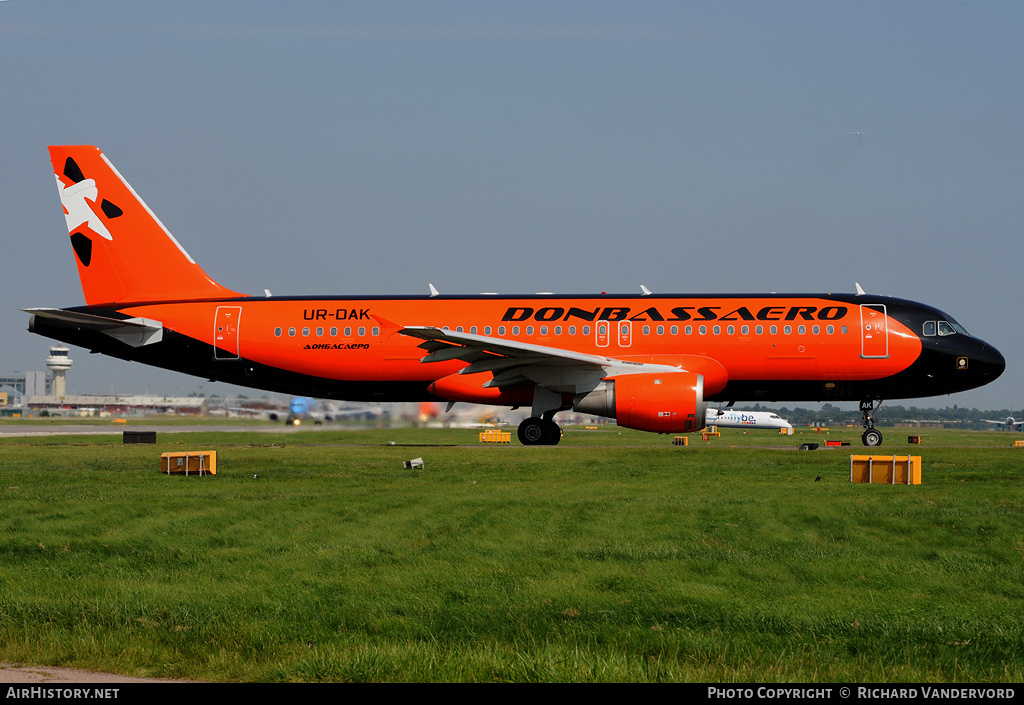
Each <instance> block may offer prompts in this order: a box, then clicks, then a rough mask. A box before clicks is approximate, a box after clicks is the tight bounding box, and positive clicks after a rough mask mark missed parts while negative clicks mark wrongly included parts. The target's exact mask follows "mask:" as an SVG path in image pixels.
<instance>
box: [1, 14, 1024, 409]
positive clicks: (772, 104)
mask: <svg viewBox="0 0 1024 705" xmlns="http://www.w3.org/2000/svg"><path fill="white" fill-rule="evenodd" d="M1022 36H1024V5H1021V4H1020V3H1010V2H1006V3H999V2H985V3H980V2H973V1H967V2H964V1H963V0H960V1H958V2H920V3H918V2H900V3H891V2H878V3H872V2H855V3H843V2H829V3H820V2H807V3H797V2H771V3H754V2H742V3H740V2H714V3H711V2H702V3H687V2H640V3H637V2H631V3H611V2H536V3H534V2H505V3H502V2H443V1H441V2H430V3H423V2H304V3H265V2H244V3H243V2H217V1H215V0H214V1H212V2H211V1H204V2H175V3H137V2H121V1H113V0H111V1H106V2H105V1H102V0H100V1H95V2H89V3H81V2H70V1H63V0H35V1H33V2H29V1H27V0H6V1H4V2H0V60H2V62H3V64H2V65H3V66H5V67H6V70H5V71H4V72H3V77H2V78H0V86H2V88H3V92H2V98H0V126H2V128H3V134H4V139H3V140H0V163H2V164H3V165H4V169H3V173H2V176H0V178H2V179H3V181H2V183H3V189H2V191H0V206H2V211H0V212H2V214H3V215H2V221H0V248H2V249H0V252H2V253H3V257H2V262H3V264H4V266H3V269H2V278H0V297H2V301H3V303H4V305H3V306H2V307H0V374H5V373H8V372H11V371H14V370H27V369H41V368H42V360H43V359H44V358H45V355H46V350H47V348H48V342H47V341H46V340H45V339H43V338H40V337H38V336H33V335H31V334H29V333H28V332H27V331H26V330H25V329H26V326H27V320H28V316H27V315H25V314H23V313H21V312H20V311H19V309H20V308H22V307H29V306H70V305H78V304H81V303H83V299H82V293H81V289H80V287H79V284H78V280H77V276H76V274H75V266H74V261H73V255H72V251H71V248H70V247H69V246H68V243H67V239H66V237H67V236H66V231H65V230H64V222H63V218H62V216H61V210H60V202H59V199H58V198H57V194H56V189H55V186H54V182H53V176H52V174H51V173H50V167H49V162H48V158H47V154H46V146H47V145H48V144H62V143H65V144H66V143H88V144H96V145H97V146H99V147H100V148H101V149H103V150H104V152H105V153H106V154H107V156H108V157H109V158H110V159H111V161H113V163H114V164H115V165H116V166H117V167H118V169H119V170H120V171H121V173H122V174H123V175H124V176H125V177H126V178H127V179H128V180H129V181H130V182H131V184H132V185H133V186H134V187H135V189H136V190H137V191H138V192H139V193H140V194H141V195H142V197H143V198H144V199H145V200H146V201H147V203H148V204H149V205H150V207H151V208H152V209H153V210H154V211H155V212H156V213H157V214H158V215H159V216H160V218H161V219H162V220H163V222H164V223H165V224H166V225H167V227H168V228H169V229H170V230H171V231H172V232H173V233H174V234H175V236H176V237H177V238H178V240H179V241H180V242H181V243H182V244H183V245H184V246H185V247H186V248H187V249H188V251H189V252H190V253H191V254H192V255H193V256H194V257H195V258H196V259H197V260H198V261H199V262H200V264H201V265H202V266H203V267H204V269H205V270H206V271H207V273H209V274H210V275H211V276H212V277H214V278H215V279H216V280H218V281H219V282H220V283H222V284H224V285H225V286H228V287H229V288H232V289H235V290H238V291H243V292H247V293H254V294H258V293H261V292H262V291H263V289H264V288H269V289H270V290H271V291H273V292H274V293H275V294H361V293H366V294H383V293H410V294H419V293H424V292H426V290H427V282H433V283H434V285H435V286H437V287H438V288H439V289H440V290H441V291H443V292H446V293H477V292H480V291H498V292H501V293H524V292H525V293H530V292H534V291H553V292H557V293H591V292H598V291H609V292H638V291H639V288H640V284H645V285H646V286H648V287H649V288H651V289H652V290H654V291H656V292H680V293H687V292H707V293H715V292H735V291H740V292H757V291H780V292H783V291H792V292H817V291H823V292H830V291H832V292H834V291H845V292H849V291H853V289H854V282H860V283H861V285H862V286H863V287H864V288H865V289H866V290H868V291H869V292H872V293H881V294H890V295H894V296H899V297H902V298H908V299H912V300H917V301H922V302H926V303H929V304H931V305H934V306H936V307H938V308H940V309H942V310H944V311H946V312H948V313H949V314H950V315H952V316H953V317H955V318H956V319H958V320H959V321H960V323H962V324H963V325H964V326H965V327H966V328H967V329H968V330H969V331H971V332H972V333H974V334H976V335H978V336H979V337H981V338H983V339H985V340H987V341H988V342H990V343H992V344H994V345H995V346H996V347H998V348H999V349H1000V350H1001V351H1002V352H1003V354H1004V355H1005V356H1006V359H1007V371H1006V373H1004V375H1003V377H1002V378H1000V379H999V380H998V381H997V382H996V383H995V384H992V385H989V386H988V387H985V388H982V389H980V390H976V391H972V392H966V393H962V394H958V395H953V396H950V397H937V398H931V399H927V400H923V401H921V402H906V403H908V404H909V403H918V404H919V405H926V406H946V405H952V404H960V405H966V406H977V407H980V408H1016V409H1020V407H1021V406H1022V405H1024V372H1022V364H1021V363H1022V362H1024V360H1022V358H1024V354H1022V352H1021V351H1022V350H1024V326H1022V325H1021V323H1022V320H1021V319H1022V316H1021V314H1020V306H1019V301H1020V294H1019V292H1020V286H1019V283H1018V282H1019V280H1020V275H1019V272H1020V269H1021V263H1022V261H1024V244H1022V239H1021V233H1022V231H1024V227H1022V226H1024V199H1022V198H1021V195H1022V193H1024V189H1022V187H1024V90H1022V88H1024V85H1022V84H1024V71H1022V68H1024V45H1022V42H1021V41H1020V37H1022ZM851 131H861V132H862V133H863V134H862V135H850V134H849V132H851ZM72 357H73V358H74V360H75V366H74V368H73V369H72V370H71V372H70V373H69V387H70V388H71V390H73V391H78V392H81V393H87V392H97V393H101V392H108V391H110V389H112V388H113V389H115V391H117V392H121V393H124V392H129V391H131V392H136V393H141V392H143V391H146V390H148V391H150V392H154V393H156V392H159V393H165V394H186V393H188V392H190V391H193V390H196V389H199V388H200V385H201V383H202V380H198V379H193V378H189V377H185V376H182V375H176V374H173V373H165V372H161V371H156V370H152V369H150V368H145V367H143V366H141V365H139V364H137V363H124V362H119V361H115V360H108V359H102V358H101V357H100V356H90V355H88V354H87V353H86V352H85V351H82V350H75V351H73V353H72ZM204 389H206V390H207V391H211V390H215V389H222V390H223V389H227V387H218V386H216V385H205V386H204Z"/></svg>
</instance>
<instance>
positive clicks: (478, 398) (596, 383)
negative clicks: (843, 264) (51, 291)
mask: <svg viewBox="0 0 1024 705" xmlns="http://www.w3.org/2000/svg"><path fill="white" fill-rule="evenodd" d="M50 159H51V162H52V164H53V171H54V175H55V178H56V181H57V190H58V192H59V193H60V200H61V203H62V204H63V207H64V215H65V218H66V220H67V228H68V233H69V235H70V240H71V249H72V251H73V252H74V256H75V260H76V264H77V266H78V274H79V277H80V278H81V281H82V290H83V292H84V294H85V301H86V305H85V306H75V307H71V308H33V309H26V312H27V313H30V314H32V317H31V321H30V324H29V330H31V331H32V332H34V333H38V334H40V335H43V336H46V337H48V338H53V339H56V340H60V341H62V342H65V343H68V344H71V345H77V346H81V347H83V348H87V349H89V350H90V351H93V352H100V353H103V354H106V355H111V356H114V357H118V358H122V359H125V360H137V361H139V362H142V363H145V364H148V365H155V366H157V367H163V368H166V369H170V370H176V371H178V372H185V373H187V374H191V375H196V376H198V377H203V378H205V379H213V380H218V381H224V382H230V383H232V384H238V385H243V386H247V387H254V388H257V389H265V390H269V391H274V392H281V393H284V394H289V395H293V396H311V397H318V398H324V399H344V400H350V401H375V402H388V401H447V402H470V403H475V404H493V405H497V406H510V407H519V406H523V407H531V408H532V414H531V416H530V417H529V418H528V419H526V420H525V421H523V423H522V424H521V425H520V426H519V439H520V441H522V442H523V443H524V444H528V445H553V444H556V443H558V441H559V439H560V438H561V431H560V429H559V427H558V425H557V424H556V423H555V420H554V419H555V416H556V415H557V414H558V412H560V411H564V410H568V409H575V410H576V411H579V412H583V413H589V414H595V415H599V416H605V417H610V418H614V419H616V421H617V423H618V424H619V425H620V426H625V427H628V428H634V429H640V430H643V431H652V432H658V433H686V432H692V431H698V430H700V429H701V428H703V427H704V426H705V422H706V421H707V420H708V416H707V412H706V409H707V403H708V402H725V403H730V402H734V401H749V402H763V401H857V402H860V407H861V411H862V413H863V417H864V426H865V429H866V430H865V432H864V436H863V440H864V443H865V445H869V446H877V445H879V444H880V443H881V442H882V435H881V434H880V433H879V432H878V430H877V429H875V427H874V420H873V412H874V410H875V408H876V407H877V404H878V403H880V402H881V400H883V399H901V398H917V397H924V396H932V395H940V394H949V393H952V392H959V391H963V390H966V389H971V388H974V387H978V386H980V385H983V384H987V383H989V382H991V381H992V380H994V379H995V378H996V377H998V376H999V375H1000V374H1001V373H1002V371H1003V369H1004V367H1005V362H1004V360H1003V356H1002V355H1001V354H1000V353H999V351H998V350H996V349H995V348H993V347H992V346H991V345H988V344H986V343H985V342H984V341H982V340H980V339H978V338H975V337H974V336H972V335H969V334H968V333H967V331H966V330H965V329H964V328H963V326H961V325H960V324H959V323H958V322H957V321H956V320H954V319H953V318H952V317H951V316H949V315H947V314H945V313H943V312H942V311H939V310H937V309H935V308H932V307H931V306H927V305H924V304H919V303H914V302H912V301H906V300H903V299H896V298H890V297H884V296H871V295H867V294H863V293H857V294H707V295H695V294H652V293H650V292H649V291H647V290H646V289H644V293H643V294H642V295H641V294H637V295H606V294H601V295H582V296H555V295H532V296H497V295H479V296H445V295H436V294H434V293H431V295H423V296H367V297H332V296H322V297H308V298H307V297H296V296H270V295H267V296H259V297H257V296H247V295H243V294H240V293H237V292H234V291H231V290H230V289H226V288H224V287H223V286H221V285H220V284H218V283H216V282H215V281H213V279H211V278H210V277H209V276H208V275H207V274H206V272H204V271H203V269H202V268H201V267H200V266H199V265H198V264H196V262H195V260H193V259H192V257H191V256H190V255H189V254H188V252H186V251H185V249H184V248H183V247H182V246H181V245H180V244H179V243H178V241H177V240H176V239H175V238H174V237H173V236H172V235H171V234H170V232H168V231H167V229H166V228H165V227H164V226H163V224H162V223H161V222H160V220H159V219H158V218H157V217H156V216H155V215H154V214H153V212H152V211H151V210H150V209H149V208H148V207H147V206H146V204H145V203H144V202H143V201H142V199H141V198H140V197H139V196H138V194H137V193H136V192H135V190H134V189H132V187H131V186H129V185H128V182H127V181H125V180H124V178H122V176H121V175H120V174H119V173H118V171H117V170H116V169H115V168H114V167H113V165H112V164H111V163H110V162H109V161H108V160H107V158H106V157H105V156H104V155H103V153H102V152H100V150H99V149H97V148H96V147H88V146H66V147H50Z"/></svg>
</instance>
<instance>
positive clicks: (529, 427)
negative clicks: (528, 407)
mask: <svg viewBox="0 0 1024 705" xmlns="http://www.w3.org/2000/svg"><path fill="white" fill-rule="evenodd" d="M517 435H518V436H519V442H520V443H522V444H523V445H524V446H539V445H544V444H545V443H544V438H545V436H547V433H546V428H545V424H544V420H543V419H538V418H537V417H536V416H531V417H530V418H528V419H525V420H524V421H523V422H522V423H521V424H519V432H518V434H517Z"/></svg>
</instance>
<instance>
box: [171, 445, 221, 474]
mask: <svg viewBox="0 0 1024 705" xmlns="http://www.w3.org/2000/svg"><path fill="white" fill-rule="evenodd" d="M160 472H162V473H166V474H168V475H206V474H210V475H216V474H217V451H215V450H191V451H186V452H183V453H163V454H162V455H161V456H160Z"/></svg>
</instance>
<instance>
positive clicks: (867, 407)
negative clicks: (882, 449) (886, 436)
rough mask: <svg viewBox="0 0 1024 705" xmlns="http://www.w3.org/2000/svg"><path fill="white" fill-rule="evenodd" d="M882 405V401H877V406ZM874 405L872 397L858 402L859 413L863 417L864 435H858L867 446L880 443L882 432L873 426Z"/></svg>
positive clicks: (870, 446) (876, 445)
mask: <svg viewBox="0 0 1024 705" xmlns="http://www.w3.org/2000/svg"><path fill="white" fill-rule="evenodd" d="M881 405H882V401H881V400H879V401H878V406H881ZM878 406H875V400H874V399H863V400H861V402H860V413H861V416H863V417H864V428H865V429H866V430H865V431H864V435H862V436H861V437H860V439H861V441H863V442H864V445H866V446H867V447H869V448H875V447H878V446H880V445H882V432H881V431H879V430H878V429H877V428H875V416H874V413H875V409H877V408H878Z"/></svg>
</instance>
